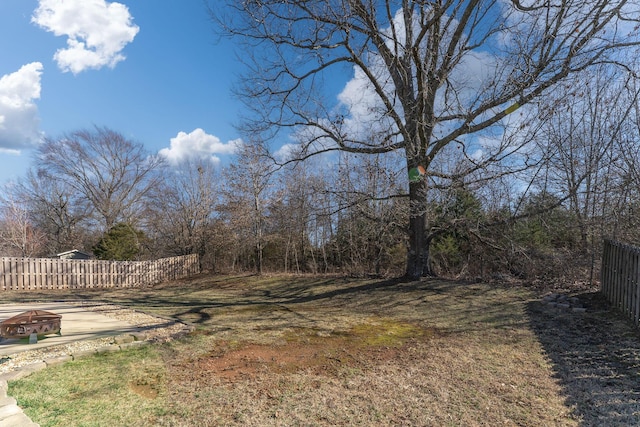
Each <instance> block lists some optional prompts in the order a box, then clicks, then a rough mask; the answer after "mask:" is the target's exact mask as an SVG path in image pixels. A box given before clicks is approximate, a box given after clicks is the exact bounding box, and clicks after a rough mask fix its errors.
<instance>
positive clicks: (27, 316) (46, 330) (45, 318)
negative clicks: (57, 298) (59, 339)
mask: <svg viewBox="0 0 640 427" xmlns="http://www.w3.org/2000/svg"><path fill="white" fill-rule="evenodd" d="M61 319H62V316H61V315H59V314H55V313H51V312H49V311H44V310H30V311H25V312H24V313H21V314H18V315H16V316H13V317H10V318H8V319H6V320H4V321H2V322H0V341H1V340H2V339H3V338H5V339H8V338H25V337H30V338H31V337H36V339H35V341H37V337H39V336H44V335H50V334H58V335H61V332H60V324H61ZM30 342H31V340H30Z"/></svg>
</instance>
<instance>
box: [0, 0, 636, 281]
mask: <svg viewBox="0 0 640 427" xmlns="http://www.w3.org/2000/svg"><path fill="white" fill-rule="evenodd" d="M212 6H214V7H212V8H211V10H210V12H211V17H212V18H213V22H214V24H215V25H216V26H217V28H218V29H219V30H220V31H221V33H222V34H223V35H228V36H230V37H234V38H235V39H236V40H238V42H239V43H240V45H241V46H242V47H243V48H244V49H245V51H244V53H245V55H243V56H242V59H243V61H244V62H245V66H246V70H247V73H246V74H245V75H244V76H243V77H241V79H240V84H239V86H238V87H237V89H236V92H237V94H238V95H239V96H240V97H241V99H243V100H244V101H245V105H246V114H245V115H244V117H243V118H242V121H241V123H240V126H239V131H240V132H241V133H242V134H243V138H244V140H245V143H244V144H243V145H242V146H241V147H240V148H239V150H238V152H237V153H236V156H235V159H234V161H233V162H232V164H230V165H229V166H226V167H223V168H217V167H215V165H214V164H213V163H211V162H210V161H209V160H207V159H204V160H202V161H191V162H186V163H184V164H182V165H179V166H178V167H175V166H173V167H169V165H166V164H164V163H163V162H162V159H161V158H160V157H158V156H155V155H150V154H149V153H145V152H144V148H143V146H142V145H141V144H138V143H135V142H132V141H128V140H127V139H126V138H124V137H123V136H122V135H120V134H119V133H117V132H115V131H113V130H110V129H108V128H96V129H92V130H82V131H77V132H73V133H71V134H69V135H65V136H63V137H60V138H57V139H48V140H46V141H45V142H44V143H43V144H42V145H41V147H40V148H39V151H38V156H37V160H36V162H35V163H36V164H35V165H34V168H33V170H32V171H31V172H30V173H29V175H28V177H27V179H26V180H25V181H23V182H22V183H20V184H17V185H14V186H13V187H11V188H10V189H9V190H8V191H7V192H6V193H5V194H6V196H5V199H6V200H5V201H4V210H3V212H4V215H3V218H4V227H3V230H4V231H3V232H2V236H3V237H2V241H3V242H4V243H3V244H4V248H5V251H9V250H12V251H15V252H20V253H22V254H29V255H33V254H36V253H53V252H55V251H57V250H67V249H69V247H70V246H74V247H81V248H84V249H86V250H92V251H93V252H94V253H95V252H96V250H98V253H102V255H101V256H105V257H106V256H114V255H113V254H111V253H110V251H115V249H114V248H118V247H120V246H129V247H131V248H133V249H132V250H131V251H129V252H131V253H130V254H129V255H127V256H135V257H145V256H158V255H162V256H164V255H180V254H186V253H198V254H200V255H201V259H202V262H203V267H204V268H207V269H210V270H216V271H229V270H255V271H258V272H262V271H285V272H312V273H331V272H339V273H349V274H376V275H406V276H407V277H409V278H414V279H415V278H418V277H421V276H427V275H433V274H442V275H452V276H458V277H482V278H486V277H489V276H492V275H498V276H499V275H506V274H508V275H512V276H517V277H523V278H535V277H543V276H545V275H554V276H559V275H567V274H575V275H577V276H579V277H584V278H590V279H592V278H593V277H595V274H596V266H597V257H598V256H599V245H600V242H601V241H602V238H603V237H604V236H607V237H613V238H618V239H621V240H628V241H631V242H633V241H637V240H638V236H637V234H638V232H637V230H638V228H637V224H636V222H637V218H638V215H637V212H636V210H637V205H638V188H640V186H639V184H640V175H639V174H638V170H637V164H638V162H637V160H638V159H637V157H638V152H639V150H638V141H640V119H639V117H640V114H638V113H639V112H640V110H639V109H638V105H639V104H638V93H639V92H638V90H639V89H640V88H639V87H638V82H637V78H638V76H637V73H636V71H635V70H637V65H638V64H637V58H638V57H639V56H638V54H637V53H638V52H637V48H638V46H639V45H640V38H639V31H640V22H639V20H638V16H639V15H638V14H637V11H636V10H635V9H634V6H633V4H632V3H629V2H627V1H625V0H619V1H610V0H606V1H605V0H589V1H583V0H581V1H577V0H560V1H558V2H555V3H549V2H537V1H531V2H526V3H525V2H520V1H506V2H480V1H453V0H452V1H435V2H423V1H415V0H403V1H397V0H375V1H374V0H367V1H361V0H336V1H314V2H308V1H297V0H292V1H288V2H281V1H276V0H262V1H260V2H252V1H248V2H240V3H238V2H234V1H229V2H226V3H225V6H224V7H221V6H220V5H219V3H218V2H216V3H215V5H212ZM336 75H338V76H347V77H349V78H350V80H348V81H347V82H346V84H345V85H344V89H343V90H342V92H340V94H339V95H338V97H337V99H335V98H332V97H331V96H329V95H328V94H329V93H331V92H330V91H328V90H327V89H328V88H330V87H331V85H332V84H333V79H334V78H335V76H336ZM284 142H286V144H283V143H284ZM277 146H284V147H285V148H286V150H284V149H280V150H275V149H274V147H277ZM110 248H112V249H110ZM100 251H102V252H100ZM125 252H127V251H125ZM129 252H128V253H129ZM118 256H124V255H123V254H120V255H118Z"/></svg>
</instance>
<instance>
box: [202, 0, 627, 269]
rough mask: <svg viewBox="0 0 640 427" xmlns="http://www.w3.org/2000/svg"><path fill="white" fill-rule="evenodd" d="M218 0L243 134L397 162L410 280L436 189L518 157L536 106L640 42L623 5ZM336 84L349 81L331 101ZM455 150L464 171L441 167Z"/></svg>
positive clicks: (423, 254) (308, 150) (572, 0)
mask: <svg viewBox="0 0 640 427" xmlns="http://www.w3.org/2000/svg"><path fill="white" fill-rule="evenodd" d="M226 3H227V7H226V9H225V8H221V7H220V5H219V3H218V2H215V4H212V8H211V10H212V13H213V16H214V17H215V18H216V20H217V22H218V23H220V24H221V25H223V27H224V28H225V30H226V32H227V33H228V34H231V35H234V36H239V37H240V38H241V39H242V40H243V41H245V42H246V43H247V45H248V46H249V47H250V48H251V51H250V54H249V55H248V57H247V58H246V62H247V64H248V65H249V72H248V73H247V74H246V76H245V77H244V78H243V80H242V85H241V87H240V88H239V92H240V93H241V94H242V95H243V96H244V97H245V99H246V100H247V105H248V106H249V108H251V109H252V111H253V113H254V114H253V115H252V116H250V117H248V118H247V122H246V128H247V130H248V131H250V132H262V133H263V137H264V135H269V133H271V135H270V136H275V135H276V134H277V132H278V131H279V130H283V129H284V130H288V132H289V133H290V134H291V135H293V136H294V137H295V138H296V139H297V142H298V143H299V147H298V150H297V153H299V155H298V158H305V157H308V156H310V155H315V154H317V153H321V152H327V151H346V152H351V153H359V154H380V153H387V152H393V151H401V152H402V153H403V154H404V157H405V159H406V164H405V165H404V166H403V167H405V168H406V172H407V174H408V175H409V176H410V177H411V178H410V179H407V184H406V185H407V187H408V190H409V191H408V196H409V199H410V209H411V213H410V215H409V216H408V218H409V223H408V226H407V230H408V235H409V250H408V258H407V270H406V273H407V276H409V277H414V278H415V277H419V276H423V275H428V274H431V271H430V268H429V262H428V259H429V245H430V242H431V239H432V238H433V233H432V229H431V227H432V225H431V224H430V223H429V217H430V216H429V215H428V210H429V204H428V197H427V194H428V192H429V188H430V187H432V186H433V185H434V182H436V181H438V180H440V181H441V180H447V179H449V180H454V181H455V180H460V178H461V177H464V176H466V175H467V174H469V173H471V172H474V171H477V170H479V169H481V168H483V167H485V166H486V165H488V164H490V163H492V162H497V161H501V160H504V159H505V158H506V157H507V156H509V155H511V154H513V153H517V152H518V151H519V150H520V148H521V147H523V146H524V145H526V143H527V142H528V141H527V136H530V135H531V132H532V131H531V130H530V128H531V126H532V123H533V119H534V118H535V117H534V116H530V115H531V114H533V113H534V109H533V108H530V107H532V106H533V104H534V103H535V101H537V100H538V99H540V97H541V96H543V95H545V94H546V93H548V92H549V90H551V89H552V88H554V87H555V86H556V85H558V84H560V83H562V82H564V81H565V80H566V79H568V78H571V77H572V76H574V75H576V74H577V73H580V72H582V71H584V70H585V69H587V68H589V67H591V66H593V65H596V64H611V65H618V66H623V67H624V66H625V64H626V63H627V61H626V57H627V55H628V54H629V53H631V50H632V49H635V48H636V47H637V45H638V43H639V42H638V23H639V17H640V9H639V6H638V5H637V3H635V2H629V1H626V0H618V1H610V0H557V1H548V0H544V1H536V0H525V1H520V0H512V1H508V0H495V1H479V0H466V1H460V0H436V1H429V2H425V1H421V0H402V1H400V0H324V1H321V0H316V1H308V0H287V1H282V0H253V1H251V0H246V1H231V0H230V1H227V2H226ZM225 11H228V12H229V13H228V15H225ZM629 70H630V69H629ZM336 78H338V79H340V78H342V79H343V81H344V82H346V81H347V80H346V79H348V78H351V80H349V81H348V83H346V85H345V86H344V89H343V90H342V92H341V93H340V96H339V98H338V100H337V101H336V100H335V98H331V97H332V96H335V94H332V93H331V91H330V89H332V88H333V90H334V91H335V84H336V83H335V81H334V80H335V79H336ZM575 83H576V82H573V84H575ZM518 109H520V110H519V111H518V113H517V114H512V113H514V112H515V111H516V110H518ZM450 145H455V146H457V147H459V151H458V153H459V154H458V157H459V160H460V164H461V165H463V166H462V167H461V166H460V164H459V165H457V166H456V167H455V168H453V169H452V168H446V167H443V165H442V164H440V163H439V155H440V154H442V153H443V152H444V151H445V150H444V149H445V148H446V147H449V146H450Z"/></svg>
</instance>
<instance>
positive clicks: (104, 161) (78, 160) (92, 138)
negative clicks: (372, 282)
mask: <svg viewBox="0 0 640 427" xmlns="http://www.w3.org/2000/svg"><path fill="white" fill-rule="evenodd" d="M37 158H38V168H39V170H38V173H39V174H41V175H46V176H48V177H50V179H54V180H60V181H63V182H65V183H66V184H68V186H69V187H71V188H72V189H74V190H75V191H77V192H78V193H79V194H81V195H82V196H84V197H85V198H86V199H87V201H88V202H89V203H90V204H91V207H92V209H93V210H94V212H95V213H96V216H97V220H98V221H99V223H100V224H101V226H102V228H103V231H106V230H108V229H110V228H111V227H113V226H114V225H115V224H116V223H117V222H119V221H124V222H131V220H132V218H135V217H136V211H137V208H139V207H140V206H139V204H140V202H141V200H142V199H143V198H144V197H145V196H146V195H147V194H148V193H149V191H150V189H152V188H153V187H154V186H155V185H156V183H157V180H158V179H159V177H158V176H154V174H153V172H154V171H155V170H156V169H157V168H158V166H159V165H160V164H161V162H162V160H161V158H160V157H157V156H151V155H149V154H148V153H147V152H146V151H145V150H144V146H143V145H142V144H141V143H136V142H133V141H131V140H129V139H127V138H125V137H124V136H123V135H122V134H120V133H118V132H115V131H112V130H110V129H108V128H101V127H96V128H95V129H93V130H79V131H76V132H73V133H70V134H67V135H64V136H62V137H61V138H59V139H53V138H46V139H45V141H44V143H43V144H41V145H40V146H39V147H38V153H37Z"/></svg>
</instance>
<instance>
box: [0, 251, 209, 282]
mask: <svg viewBox="0 0 640 427" xmlns="http://www.w3.org/2000/svg"><path fill="white" fill-rule="evenodd" d="M199 272H200V264H199V261H198V255H197V254H193V255H184V256H177V257H172V258H162V259H158V260H155V261H102V260H71V259H57V258H13V257H1V258H0V291H10V290H17V291H34V290H42V289H86V288H111V287H138V286H148V285H153V284H156V283H160V282H165V281H168V280H175V279H180V278H183V277H188V276H191V275H194V274H197V273H199Z"/></svg>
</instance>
